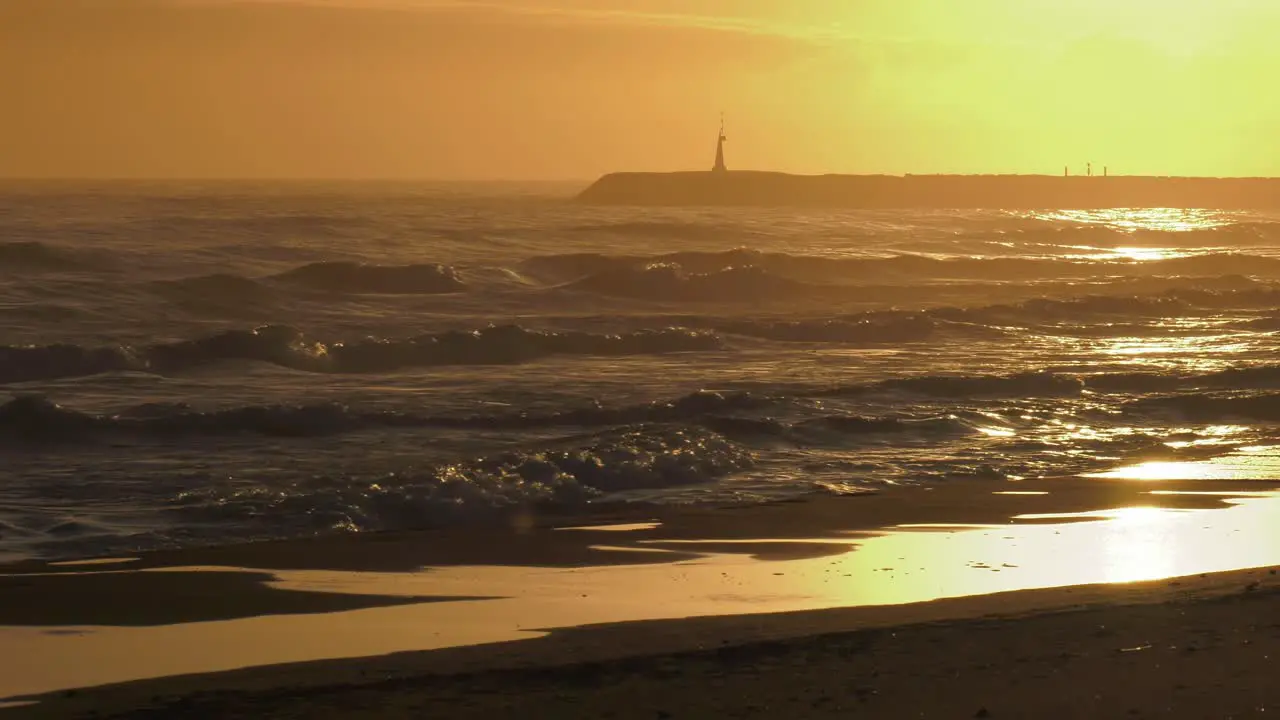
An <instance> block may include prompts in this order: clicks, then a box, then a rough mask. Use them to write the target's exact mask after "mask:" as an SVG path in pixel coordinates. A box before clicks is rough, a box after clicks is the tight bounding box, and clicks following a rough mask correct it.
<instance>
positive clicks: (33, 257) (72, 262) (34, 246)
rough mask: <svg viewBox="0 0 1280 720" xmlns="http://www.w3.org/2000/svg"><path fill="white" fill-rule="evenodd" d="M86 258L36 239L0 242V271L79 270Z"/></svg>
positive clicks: (83, 265)
mask: <svg viewBox="0 0 1280 720" xmlns="http://www.w3.org/2000/svg"><path fill="white" fill-rule="evenodd" d="M85 265H86V263H85V259H84V258H81V257H79V256H77V255H76V253H74V252H73V251H71V250H68V249H65V248H60V247H57V246H55V245H50V244H48V243H43V242H36V241H9V242H0V272H3V271H6V270H20V271H21V270H78V269H81V268H83V267H85Z"/></svg>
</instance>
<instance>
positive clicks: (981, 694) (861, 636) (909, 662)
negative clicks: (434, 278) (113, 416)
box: [11, 569, 1280, 719]
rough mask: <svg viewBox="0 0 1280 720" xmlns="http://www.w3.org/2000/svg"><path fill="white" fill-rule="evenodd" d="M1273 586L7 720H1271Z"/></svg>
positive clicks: (100, 699)
mask: <svg viewBox="0 0 1280 720" xmlns="http://www.w3.org/2000/svg"><path fill="white" fill-rule="evenodd" d="M1277 609H1280V582H1278V581H1277V577H1276V572H1275V570H1264V569H1259V570H1249V571H1240V572H1235V573H1226V574H1219V575H1207V576H1204V577H1195V578H1189V579H1181V580H1161V581H1157V582H1150V583H1142V584H1131V585H1120V586H1088V587H1075V588H1065V589H1055V590H1039V591H1024V592H1018V593H1007V594H1001V595H993V596H986V597H978V598H961V599H953V600H940V601H935V602H931V603H923V604H916V605H905V606H891V607H884V608H852V609H839V610H827V611H818V612H810V613H791V614H784V615H770V616H731V617H717V618H703V619H695V620H681V621H665V622H653V623H638V624H627V625H614V626H602V627H592V628H581V629H576V630H567V631H563V632H557V633H553V634H552V635H550V636H548V637H546V638H543V639H539V640H529V641H523V642H518V643H509V644H501V645H494V646H486V647H469V648H459V649H454V650H441V651H436V652H430V653H410V654H404V655H396V656H388V657H384V658H378V659H371V660H351V661H334V662H321V663H311V664H305V665H296V666H284V667H276V668H268V669H256V670H252V671H240V672H233V673H227V674H223V675H217V676H204V677H196V678H169V679H163V680H158V681H149V682H142V683H136V684H131V685H124V686H119V687H115V688H106V689H100V690H94V691H89V692H83V693H73V694H67V695H62V696H58V697H54V698H51V699H47V700H46V701H45V702H43V703H42V704H40V705H36V706H32V707H28V708H17V709H14V710H12V711H11V712H12V713H13V715H14V716H15V717H127V718H143V717H186V718H201V717H208V718H215V717H309V718H320V717H388V718H389V717H451V718H508V717H509V718H517V717H518V718H526V717H557V718H646V719H648V718H681V717H686V718H706V717H793V718H835V717H875V718H904V717H926V718H968V717H1096V718H1112V717H1115V718H1121V717H1178V718H1239V717H1255V716H1260V717H1265V716H1266V715H1265V714H1264V713H1265V711H1266V710H1271V711H1272V712H1274V710H1275V708H1277V707H1280V686H1277V685H1276V684H1275V683H1274V677H1275V672H1276V669H1277V668H1276V665H1277V653H1280V621H1277Z"/></svg>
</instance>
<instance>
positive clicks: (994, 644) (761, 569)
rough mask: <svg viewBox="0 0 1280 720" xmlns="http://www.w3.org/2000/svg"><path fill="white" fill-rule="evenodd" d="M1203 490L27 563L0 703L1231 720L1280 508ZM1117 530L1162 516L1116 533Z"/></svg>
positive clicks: (200, 709) (1270, 580)
mask: <svg viewBox="0 0 1280 720" xmlns="http://www.w3.org/2000/svg"><path fill="white" fill-rule="evenodd" d="M1198 477H1200V479H1198V480H1194V481H1180V480H1168V481H1158V482H1142V483H1136V482H1132V481H1125V480H1120V479H1084V478H1061V479H1053V480H1043V481H1034V482H1024V483H1016V484H1010V483H1007V482H999V483H995V482H992V483H980V482H970V483H956V484H955V485H944V486H938V487H937V488H936V489H932V490H921V489H905V490H894V491H889V492H885V493H882V494H879V495H875V496H865V497H849V498H824V499H819V500H815V501H813V502H802V503H780V504H775V505H770V506H758V507H750V508H738V509H723V508H721V509H716V508H684V509H666V510H662V511H654V510H652V509H647V510H645V511H644V512H637V511H634V510H628V509H625V508H612V509H608V510H607V511H606V512H603V513H601V515H600V516H599V517H597V518H594V519H593V520H592V523H622V522H627V523H633V525H632V526H630V527H623V528H619V527H617V526H616V525H615V526H613V527H607V528H605V527H596V528H587V529H581V528H579V529H563V528H565V526H566V525H582V524H583V523H582V521H581V518H575V521H574V522H572V523H569V522H567V520H566V519H564V518H555V517H542V518H535V517H532V516H529V515H519V516H513V517H512V518H510V522H507V523H505V524H502V525H495V526H491V527H487V528H482V529H477V530H470V531H466V532H450V531H443V530H442V531H438V532H422V533H401V534H394V535H371V536H364V537H346V538H330V539H324V540H313V541H293V542H281V543H264V544H255V545H247V546H240V547H228V548H213V549H207V550H190V551H183V552H171V553H156V554H151V555H145V556H142V557H140V558H126V559H122V561H120V562H112V561H111V560H110V559H104V560H103V561H102V562H98V563H94V564H43V563H34V562H28V563H21V564H17V565H11V566H8V567H5V568H0V597H2V598H4V602H0V644H3V645H5V646H6V649H7V651H8V652H7V653H6V654H7V659H6V660H5V662H6V663H9V664H10V665H9V667H7V668H3V669H4V670H5V672H0V698H2V697H9V698H11V699H12V698H13V697H14V696H26V695H32V694H40V693H49V692H50V691H56V692H53V693H52V694H50V695H45V696H43V697H39V698H35V699H37V700H38V701H39V702H38V704H36V705H34V706H30V707H19V708H13V709H10V710H8V711H7V712H9V713H12V714H14V715H15V716H18V717H22V716H33V717H75V716H79V715H84V714H87V713H89V712H91V711H92V712H98V713H100V715H102V714H105V715H110V714H111V713H126V716H129V713H134V714H135V715H136V714H137V713H142V714H143V715H145V714H146V712H151V711H147V710H145V709H146V708H153V709H154V713H155V714H154V715H153V716H156V717H171V716H183V717H200V716H205V717H225V716H241V715H251V716H267V717H271V716H299V717H320V716H324V715H325V713H330V714H335V715H340V716H356V717H362V716H365V715H368V716H373V717H381V716H386V717H397V716H404V715H410V714H415V715H420V714H425V715H428V716H431V715H441V716H449V717H506V716H512V717H514V716H516V715H517V714H519V715H520V716H522V717H529V716H533V717H540V716H541V717H547V716H551V717H646V718H652V717H714V716H730V717H732V716H744V717H750V716H760V717H770V716H779V715H783V714H788V715H795V716H797V717H827V716H832V717H834V716H841V714H842V713H848V712H850V711H851V709H853V708H857V709H859V711H860V712H863V713H864V714H865V716H869V717H904V716H911V717H918V716H921V715H920V714H919V713H920V712H925V715H923V716H924V717H973V716H975V715H979V711H980V710H982V709H983V708H986V711H987V713H988V714H989V715H990V716H992V717H997V716H1004V717H1027V716H1034V715H1039V714H1043V713H1045V712H1047V708H1051V707H1059V706H1058V705H1047V704H1045V703H1049V702H1050V699H1051V698H1054V697H1056V696H1061V695H1063V693H1066V694H1067V696H1069V702H1070V703H1075V704H1074V705H1071V704H1069V705H1065V706H1062V707H1063V708H1065V710H1063V712H1061V713H1056V714H1055V713H1049V716H1056V717H1063V716H1067V717H1072V716H1101V717H1108V716H1117V717H1130V716H1133V715H1129V714H1127V713H1128V712H1129V710H1131V709H1136V710H1138V711H1140V712H1151V713H1164V712H1165V710H1167V708H1169V707H1173V706H1172V705H1170V704H1169V703H1172V702H1173V701H1174V700H1177V703H1176V705H1177V707H1178V708H1179V709H1180V711H1182V712H1186V713H1191V714H1187V715H1183V716H1186V717H1201V716H1203V717H1224V716H1225V715H1223V714H1221V713H1210V714H1196V713H1197V712H1200V710H1197V708H1200V709H1206V711H1207V709H1212V708H1217V707H1219V705H1221V706H1222V707H1228V706H1230V707H1236V706H1235V705H1231V703H1238V704H1239V703H1243V704H1239V712H1242V713H1243V712H1246V711H1247V710H1248V709H1249V708H1251V707H1254V706H1253V705H1249V703H1254V702H1265V701H1268V697H1267V696H1266V693H1267V692H1271V691H1270V690H1269V689H1268V688H1269V686H1268V685H1267V684H1266V683H1265V682H1264V681H1263V680H1262V679H1261V678H1265V677H1269V674H1270V673H1271V672H1272V671H1273V670H1274V668H1273V667H1272V665H1271V659H1272V658H1274V657H1275V655H1276V653H1277V652H1280V643H1278V638H1280V635H1278V634H1277V628H1280V623H1276V622H1275V621H1273V620H1271V619H1270V618H1271V617H1274V616H1275V610H1276V609H1277V605H1276V602H1275V597H1276V596H1275V595H1274V593H1273V590H1274V586H1275V577H1274V575H1273V574H1272V572H1271V571H1268V570H1256V569H1250V570H1241V571H1238V572H1235V573H1222V574H1207V575H1204V576H1203V577H1201V576H1200V573H1208V572H1212V571H1216V570H1228V569H1233V568H1256V567H1260V566H1264V565H1265V566H1270V565H1280V542H1277V539H1278V538H1277V530H1276V528H1277V525H1278V524H1277V523H1276V522H1275V519H1276V518H1277V517H1280V500H1277V498H1276V497H1275V496H1274V495H1273V494H1272V493H1271V492H1270V491H1273V490H1274V489H1275V487H1276V483H1275V482H1274V481H1258V480H1239V479H1229V478H1221V479H1217V480H1214V479H1206V478H1205V477H1203V476H1198ZM1117 508H1131V509H1133V508H1141V509H1138V510H1129V511H1123V510H1122V511H1121V512H1119V513H1116V512H1109V513H1103V514H1102V515H1101V516H1100V515H1099V514H1098V513H1099V511H1115V510H1116V509H1117ZM1156 508H1165V509H1167V510H1172V511H1173V512H1166V511H1160V510H1157V509H1156ZM1099 517H1107V518H1110V519H1108V520H1104V521H1101V522H1099V521H1098V519H1099ZM1090 521H1092V522H1090ZM903 525H910V526H912V527H911V528H910V529H906V528H899V529H897V530H892V531H888V530H887V529H892V528H893V527H894V526H903ZM423 568H428V569H427V570H423ZM1190 573H1196V575H1195V576H1193V577H1192V578H1191V579H1187V580H1180V581H1170V580H1168V579H1167V578H1169V577H1173V576H1176V575H1187V574H1190ZM1153 578H1166V579H1161V580H1157V581H1154V582H1151V583H1147V584H1135V583H1129V584H1124V585H1097V586H1092V585H1087V584H1088V583H1099V582H1127V581H1136V580H1147V579H1153ZM1063 585H1074V586H1075V587H1057V588H1056V589H1049V590H1023V591H1021V592H1002V591H1007V590H1017V589H1022V588H1045V587H1055V586H1063ZM965 595H972V596H980V597H958V598H957V596H965ZM936 598H950V599H936ZM929 600H933V602H922V601H929ZM1134 603H1140V604H1141V606H1137V607H1128V606H1129V605H1132V604H1134ZM849 606H861V607H849ZM1086 606H1087V607H1086ZM1082 608H1083V609H1082ZM984 617H985V618H987V619H985V620H981V621H971V620H965V619H966V618H984ZM991 617H1001V618H1005V619H1002V620H1000V621H993V620H991V619H990V618H991ZM676 618H684V619H676ZM642 620H643V621H648V622H635V621H642ZM621 621H629V622H621ZM943 621H946V622H943ZM601 623H604V625H597V624H601ZM921 623H928V624H927V625H921ZM938 623H941V624H938ZM584 625H597V626H595V627H586V628H584V627H582V626H584ZM877 628H878V629H877ZM884 628H896V629H893V630H884ZM873 629H876V630H873ZM518 638H524V639H520V640H518V641H515V642H511V641H513V640H517V639H518ZM1192 646H1194V649H1187V648H1189V647H1192ZM1134 648H1137V649H1134ZM1170 648H1173V649H1170ZM1122 650H1132V651H1131V652H1121V651H1122ZM375 656H381V657H375ZM14 658H21V659H22V660H21V663H18V662H17V661H16V660H14ZM303 661H310V662H303ZM584 663H586V664H585V665H584ZM264 665H270V666H271V667H260V666H264ZM251 666H259V667H251ZM245 667H248V668H249V669H247V670H235V669H234V668H245ZM219 671H229V672H219ZM143 678H155V679H143ZM1117 678H1123V681H1122V682H1117ZM131 679H138V681H137V682H131V683H126V684H123V685H115V686H110V687H103V688H98V689H94V690H80V691H76V692H73V693H70V694H68V693H67V692H65V691H64V690H63V689H65V688H83V687H88V686H93V685H103V684H109V683H119V682H121V681H124V680H131ZM921 682H924V683H926V684H927V687H928V688H930V692H929V693H927V694H926V693H922V692H921V684H920V683H921ZM1180 686H1181V687H1180ZM1090 689H1092V690H1093V692H1092V694H1090V692H1089V690H1090ZM1135 693H1136V694H1135ZM1095 695H1096V696H1097V697H1096V698H1095V697H1094V696H1095ZM1090 698H1093V699H1092V700H1090ZM1215 698H1216V700H1214V699H1215ZM1211 701H1213V702H1217V701H1221V702H1217V704H1213V702H1211ZM1228 701H1230V702H1228ZM1053 702H1059V701H1058V700H1054V701H1053ZM718 703H719V704H718ZM929 703H933V704H929ZM1090 703H1093V704H1090ZM1160 703H1165V704H1164V705H1160ZM1197 703H1201V704H1197ZM1222 703H1226V704H1225V705H1223V704H1222ZM344 710H346V711H347V712H344ZM351 711H355V712H351ZM997 712H998V713H999V715H997ZM824 713H825V714H824ZM979 716H980V715H979Z"/></svg>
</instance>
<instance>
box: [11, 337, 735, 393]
mask: <svg viewBox="0 0 1280 720" xmlns="http://www.w3.org/2000/svg"><path fill="white" fill-rule="evenodd" d="M721 347H722V343H721V341H720V339H719V338H718V337H716V336H715V335H713V334H709V333H705V332H695V331H689V330H682V329H677V328H671V329H665V330H653V331H641V332H633V333H626V334H620V335H593V334H590V333H576V332H564V333H558V332H548V331H538V330H527V329H525V328H522V327H519V326H515V325H506V326H491V327H488V328H485V329H483V330H476V331H474V332H449V333H441V334H436V335H420V336H417V337H413V338H408V339H403V340H363V341H357V342H352V343H328V344H326V343H322V342H317V341H313V340H309V339H307V338H306V337H304V336H303V335H302V333H300V332H299V331H298V330H296V329H294V328H291V327H286V326H279V325H267V326H263V327H259V328H256V329H254V330H233V331H228V332H222V333H218V334H215V335H209V336H207V337H203V338H198V339H195V340H187V341H182V342H176V343H162V344H155V345H148V346H141V347H131V346H123V345H118V346H107V347H82V346H79V345H44V346H18V347H15V346H0V383H18V382H28V381H33V380H50V379H56V378H68V377H83V376H87V375H97V374H100V373H107V372H117V371H125V370H134V371H141V372H154V373H161V374H165V373H176V372H182V371H184V370H190V369H192V368H197V367H201V366H204V365H209V364H212V363H217V362H222V361H227V360H251V361H257V362H265V363H271V364H274V365H279V366H282V367H287V368H291V369H294V370H301V371H306V372H316V373H371V372H391V371H394V370H402V369H406V368H414V367H430V366H437V365H495V364H510V363H520V362H528V361H532V360H537V359H540V358H545V357H549V356H553V355H595V356H626V355H646V354H663V353H673V352H691V351H705V350H718V349H720V348H721Z"/></svg>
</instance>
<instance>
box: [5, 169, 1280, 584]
mask: <svg viewBox="0 0 1280 720" xmlns="http://www.w3.org/2000/svg"><path fill="white" fill-rule="evenodd" d="M581 188H582V184H527V185H523V184H511V183H507V184H467V185H459V184H410V183H354V182H352V183H302V182H288V183H286V182H278V183H233V182H210V183H148V182H102V183H71V182H7V183H3V184H0V559H3V560H16V559H22V558H46V559H65V558H81V557H92V556H103V555H119V554H122V553H132V552H139V551H145V550H148V549H157V548H174V547H190V546H203V545H220V544H230V543H241V542H246V541H255V540H263V539H272V538H298V537H310V536H315V535H319V534H334V533H367V532H375V531H388V530H406V529H415V528H429V527H444V526H454V525H464V526H465V525H468V524H475V523H485V522H490V521H493V520H494V519H495V518H501V517H504V516H506V515H509V514H510V513H511V512H512V511H513V510H519V511H520V512H533V513H537V512H545V513H554V514H556V515H557V516H561V515H564V516H573V515H575V514H583V515H587V514H590V513H592V512H593V511H594V510H596V509H598V508H600V507H602V506H606V505H607V506H613V505H614V504H615V503H627V504H633V505H645V504H715V505H717V506H725V505H729V506H732V505H736V504H746V503H761V502H774V501H779V500H795V499H821V498H827V497H834V496H845V495H857V494H859V493H869V492H877V491H879V490H882V489H884V488H888V487H892V486H929V485H936V484H940V483H966V482H970V483H973V482H975V481H978V480H988V481H989V480H992V479H996V480H1005V481H1008V482H1009V483H1016V482H1018V481H1019V480H1022V479H1027V478H1039V477H1054V476H1064V475H1071V474H1079V473H1096V472H1103V471H1106V470H1108V469H1110V468H1115V467H1117V466H1122V465H1126V464H1135V463H1142V462H1160V461H1169V460H1179V459H1188V458H1193V459H1201V458H1206V457H1212V456H1215V455H1223V454H1227V453H1232V452H1235V451H1239V450H1241V449H1243V448H1250V447H1259V446H1266V445H1268V444H1276V443H1277V442H1280V430H1277V426H1276V423H1277V421H1280V359H1278V358H1277V355H1276V350H1277V342H1276V332H1277V331H1278V330H1280V284H1278V283H1280V216H1274V215H1260V214H1245V213H1228V212H1215V211H1202V210H1181V209H1134V210H1107V211H1072V212H1066V211H1044V212H1029V211H954V212H942V211H858V210H823V209H779V208H773V209H766V208H742V207H734V208H639V207H592V206H586V205H581V204H578V203H575V202H574V201H573V195H574V193H575V192H577V191H578V190H580V189H581ZM975 487H976V484H975ZM984 487H986V486H984ZM988 490H989V487H988Z"/></svg>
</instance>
